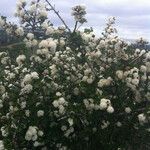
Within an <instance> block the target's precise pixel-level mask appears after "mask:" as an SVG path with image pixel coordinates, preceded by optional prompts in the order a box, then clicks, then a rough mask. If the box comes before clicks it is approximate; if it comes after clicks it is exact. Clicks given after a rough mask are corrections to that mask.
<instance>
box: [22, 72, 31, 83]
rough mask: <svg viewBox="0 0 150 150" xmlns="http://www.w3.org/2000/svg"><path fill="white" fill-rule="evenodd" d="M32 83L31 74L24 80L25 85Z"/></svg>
mask: <svg viewBox="0 0 150 150" xmlns="http://www.w3.org/2000/svg"><path fill="white" fill-rule="evenodd" d="M31 81H32V76H31V75H30V74H26V75H25V77H24V79H23V83H25V84H27V83H30V82H31Z"/></svg>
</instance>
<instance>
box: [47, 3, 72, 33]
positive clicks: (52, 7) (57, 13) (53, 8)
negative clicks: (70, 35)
mask: <svg viewBox="0 0 150 150" xmlns="http://www.w3.org/2000/svg"><path fill="white" fill-rule="evenodd" d="M45 1H46V2H47V3H48V5H49V6H50V7H51V9H52V10H53V11H54V13H55V14H56V15H57V16H58V18H59V19H60V20H61V21H62V23H63V24H64V26H65V27H66V29H67V30H68V31H69V32H71V30H70V28H69V27H68V26H67V24H66V23H65V21H64V20H63V19H62V17H61V16H60V14H59V12H58V11H56V9H55V7H54V6H52V4H51V3H50V2H49V1H48V0H45Z"/></svg>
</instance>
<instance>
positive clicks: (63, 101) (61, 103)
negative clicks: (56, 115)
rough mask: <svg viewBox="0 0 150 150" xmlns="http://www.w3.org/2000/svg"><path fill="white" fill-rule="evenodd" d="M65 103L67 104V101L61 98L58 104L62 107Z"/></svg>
mask: <svg viewBox="0 0 150 150" xmlns="http://www.w3.org/2000/svg"><path fill="white" fill-rule="evenodd" d="M65 102H66V101H65V99H64V98H63V97H60V98H59V100H58V103H59V104H60V105H63V104H64V103H65Z"/></svg>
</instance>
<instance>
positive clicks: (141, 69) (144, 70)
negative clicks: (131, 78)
mask: <svg viewBox="0 0 150 150" xmlns="http://www.w3.org/2000/svg"><path fill="white" fill-rule="evenodd" d="M146 70H147V68H146V66H144V65H142V66H141V68H140V71H141V72H144V73H145V72H146Z"/></svg>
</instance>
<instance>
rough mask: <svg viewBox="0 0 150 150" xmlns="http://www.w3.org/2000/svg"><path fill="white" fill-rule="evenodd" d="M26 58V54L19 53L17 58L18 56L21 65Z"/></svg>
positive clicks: (17, 59) (18, 62) (17, 60)
mask: <svg viewBox="0 0 150 150" xmlns="http://www.w3.org/2000/svg"><path fill="white" fill-rule="evenodd" d="M25 59H26V56H25V55H19V56H18V57H17V58H16V62H17V64H18V65H21V64H22V63H23V62H24V61H25Z"/></svg>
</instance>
